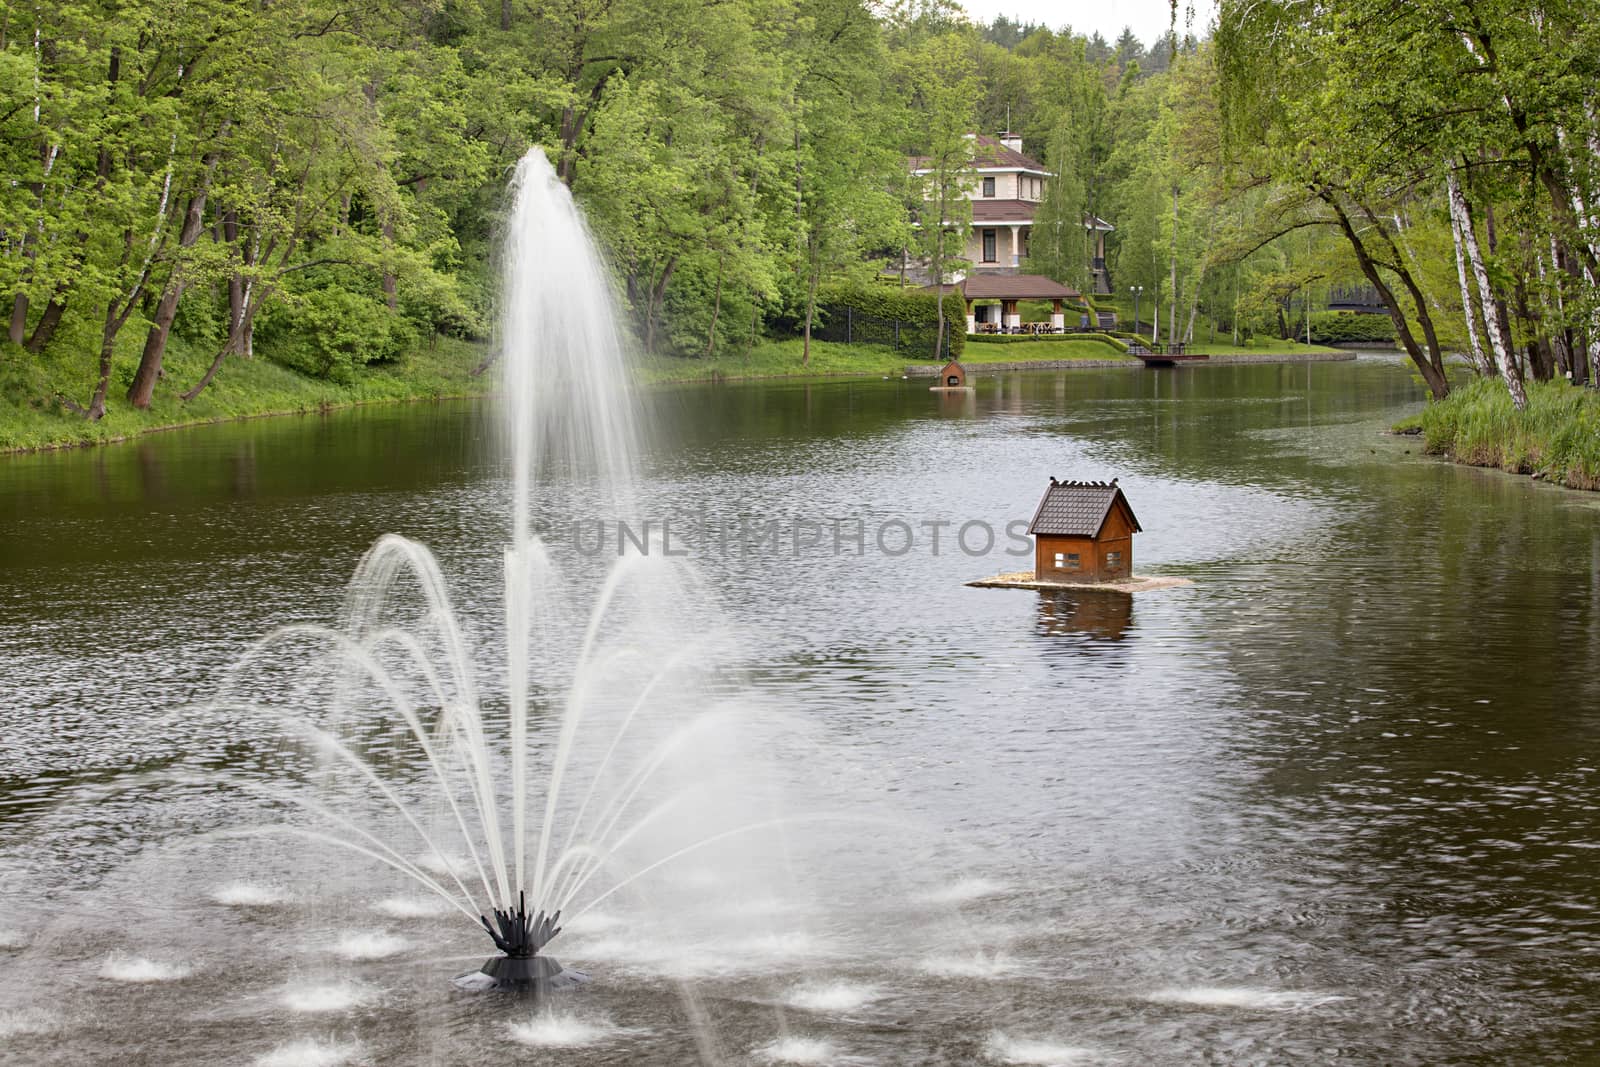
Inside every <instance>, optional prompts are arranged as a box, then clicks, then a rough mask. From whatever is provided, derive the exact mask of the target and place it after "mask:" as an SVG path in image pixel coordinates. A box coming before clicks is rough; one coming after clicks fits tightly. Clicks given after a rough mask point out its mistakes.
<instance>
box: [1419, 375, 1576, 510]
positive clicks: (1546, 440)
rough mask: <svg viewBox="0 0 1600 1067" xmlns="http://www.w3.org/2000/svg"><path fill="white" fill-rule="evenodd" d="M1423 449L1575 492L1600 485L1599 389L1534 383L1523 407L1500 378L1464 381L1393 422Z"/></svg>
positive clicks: (1462, 461)
mask: <svg viewBox="0 0 1600 1067" xmlns="http://www.w3.org/2000/svg"><path fill="white" fill-rule="evenodd" d="M1394 432H1396V433H1411V434H1421V435H1422V439H1423V449H1424V451H1427V452H1429V453H1431V454H1433V455H1439V456H1444V457H1446V458H1448V459H1451V460H1453V461H1455V462H1456V463H1462V464H1466V465H1468V466H1472V467H1497V468H1499V469H1500V470H1503V471H1508V472H1510V473H1512V474H1528V475H1532V476H1533V477H1534V478H1540V479H1544V480H1546V481H1550V482H1554V483H1555V484H1557V485H1564V486H1567V487H1568V488H1571V489H1600V392H1597V391H1595V390H1593V389H1580V388H1575V387H1573V386H1571V385H1568V384H1567V383H1566V382H1529V383H1528V407H1527V410H1526V411H1521V412H1519V411H1517V410H1516V409H1515V408H1514V407H1513V406H1512V404H1511V396H1510V394H1509V393H1508V392H1507V391H1506V387H1505V385H1504V384H1503V383H1501V382H1500V381H1499V380H1498V379H1480V380H1477V381H1473V382H1470V383H1468V384H1466V385H1463V386H1460V387H1459V388H1457V389H1456V390H1454V391H1453V392H1452V393H1451V394H1450V395H1449V396H1448V397H1446V398H1445V399H1443V400H1437V401H1433V402H1431V403H1429V404H1428V406H1427V407H1425V408H1423V409H1422V411H1421V412H1420V413H1419V414H1417V415H1414V416H1412V417H1411V418H1409V419H1404V420H1402V421H1400V422H1398V423H1396V424H1395V426H1394Z"/></svg>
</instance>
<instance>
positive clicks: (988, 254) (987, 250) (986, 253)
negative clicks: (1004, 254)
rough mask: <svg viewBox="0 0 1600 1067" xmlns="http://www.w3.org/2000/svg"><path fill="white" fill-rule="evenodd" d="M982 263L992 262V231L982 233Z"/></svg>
mask: <svg viewBox="0 0 1600 1067" xmlns="http://www.w3.org/2000/svg"><path fill="white" fill-rule="evenodd" d="M983 261H984V262H985V263H993V262H994V231H993V230H984V231H983Z"/></svg>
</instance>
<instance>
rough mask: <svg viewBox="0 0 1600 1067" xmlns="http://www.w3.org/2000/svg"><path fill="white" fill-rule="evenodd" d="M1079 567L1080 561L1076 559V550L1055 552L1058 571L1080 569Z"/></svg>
mask: <svg viewBox="0 0 1600 1067" xmlns="http://www.w3.org/2000/svg"><path fill="white" fill-rule="evenodd" d="M1080 567H1081V564H1080V562H1079V560H1078V554H1077V553H1076V552H1057V553H1056V570H1058V571H1075V570H1078V569H1080Z"/></svg>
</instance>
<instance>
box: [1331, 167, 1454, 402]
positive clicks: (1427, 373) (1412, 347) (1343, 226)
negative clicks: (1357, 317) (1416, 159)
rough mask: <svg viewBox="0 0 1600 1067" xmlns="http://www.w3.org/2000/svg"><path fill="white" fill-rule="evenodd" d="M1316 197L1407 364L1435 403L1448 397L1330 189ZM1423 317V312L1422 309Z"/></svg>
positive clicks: (1437, 369)
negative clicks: (1385, 315)
mask: <svg viewBox="0 0 1600 1067" xmlns="http://www.w3.org/2000/svg"><path fill="white" fill-rule="evenodd" d="M1316 193H1317V196H1318V197H1320V198H1321V199H1322V201H1323V203H1325V204H1327V205H1328V207H1329V208H1331V209H1332V211H1333V214H1334V218H1335V219H1336V220H1337V221H1338V224H1339V229H1340V231H1341V232H1342V233H1343V234H1344V237H1345V240H1346V241H1347V242H1349V244H1350V248H1351V250H1352V251H1354V252H1355V254H1356V263H1357V265H1359V266H1360V267H1361V273H1362V274H1365V275H1366V276H1367V281H1368V282H1370V283H1372V287H1373V288H1374V289H1376V290H1377V291H1378V296H1379V297H1380V298H1381V299H1382V300H1383V306H1384V308H1385V309H1386V310H1387V311H1388V312H1389V321H1390V322H1392V323H1394V333H1395V336H1396V337H1397V338H1399V340H1400V344H1401V345H1402V346H1403V347H1404V348H1405V350H1406V355H1408V356H1410V357H1411V362H1412V363H1413V364H1414V365H1415V366H1416V368H1417V371H1418V372H1419V373H1420V374H1421V375H1422V380H1423V381H1424V382H1426V383H1427V385H1428V391H1429V392H1430V393H1432V394H1433V398H1434V399H1435V400H1443V399H1444V398H1445V397H1447V396H1449V395H1450V380H1449V379H1448V378H1446V377H1445V374H1444V368H1443V367H1442V366H1440V365H1439V364H1438V363H1437V362H1436V360H1437V355H1436V354H1435V355H1433V356H1432V357H1431V358H1430V356H1429V355H1424V354H1423V351H1422V346H1421V345H1419V344H1417V338H1416V336H1415V335H1414V334H1413V333H1412V332H1411V325H1410V323H1408V322H1407V321H1406V315H1405V311H1404V310H1403V309H1402V308H1401V307H1400V300H1399V298H1398V297H1396V296H1395V294H1394V290H1393V289H1391V288H1389V285H1388V283H1387V282H1385V281H1384V280H1383V275H1382V274H1380V273H1379V272H1378V265H1377V264H1376V263H1375V262H1373V259H1372V256H1371V254H1370V253H1369V252H1368V251H1367V246H1366V245H1365V244H1363V243H1362V240H1361V236H1360V235H1359V234H1358V233H1356V229H1355V225H1354V224H1353V223H1352V222H1351V221H1350V216H1349V215H1348V214H1346V213H1345V210H1344V208H1343V206H1342V205H1340V203H1339V198H1338V196H1337V195H1336V194H1335V193H1334V192H1333V190H1331V189H1323V188H1319V189H1317V190H1316ZM1423 313H1424V314H1426V309H1423Z"/></svg>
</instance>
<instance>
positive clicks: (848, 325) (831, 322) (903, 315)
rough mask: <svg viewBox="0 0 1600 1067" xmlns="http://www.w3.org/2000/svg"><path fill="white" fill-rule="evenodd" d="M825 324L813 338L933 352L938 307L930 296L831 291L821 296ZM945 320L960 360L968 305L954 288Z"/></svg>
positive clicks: (887, 290)
mask: <svg viewBox="0 0 1600 1067" xmlns="http://www.w3.org/2000/svg"><path fill="white" fill-rule="evenodd" d="M817 310H818V312H819V317H820V319H821V324H820V325H817V326H813V327H812V331H811V333H812V336H813V337H821V338H822V339H823V340H827V341H850V342H853V343H863V344H892V345H897V346H899V347H901V348H926V349H929V350H930V351H931V350H932V348H933V334H934V330H935V329H936V328H937V326H938V322H939V304H938V301H937V300H936V299H935V297H934V295H933V294H932V293H925V292H922V291H920V290H917V289H901V288H899V287H897V286H888V285H865V286H829V287H827V288H825V289H823V290H822V291H821V292H820V293H818V294H817ZM944 321H945V329H946V330H947V331H948V337H949V353H950V358H952V359H954V358H956V357H958V356H960V355H961V351H962V348H963V347H964V346H965V344H966V339H967V303H966V299H965V298H964V297H963V296H962V295H961V290H960V289H957V288H955V287H954V286H952V287H951V288H950V289H949V291H947V292H946V293H945V296H944Z"/></svg>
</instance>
